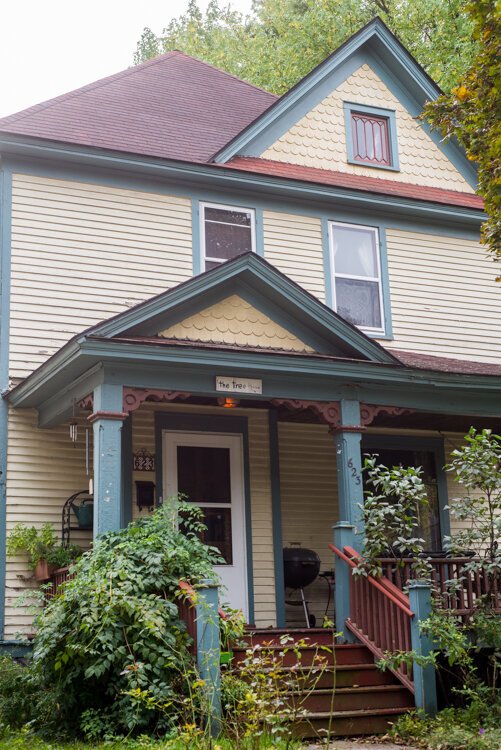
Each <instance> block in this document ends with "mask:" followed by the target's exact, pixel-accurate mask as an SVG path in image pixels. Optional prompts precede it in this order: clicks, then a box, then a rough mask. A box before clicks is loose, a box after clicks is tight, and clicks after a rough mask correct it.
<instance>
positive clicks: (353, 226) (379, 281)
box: [329, 221, 386, 336]
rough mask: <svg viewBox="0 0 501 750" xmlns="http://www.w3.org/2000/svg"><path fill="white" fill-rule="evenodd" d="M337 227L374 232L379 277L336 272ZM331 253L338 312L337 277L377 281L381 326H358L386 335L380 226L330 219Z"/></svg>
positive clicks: (364, 330)
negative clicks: (335, 240) (335, 238)
mask: <svg viewBox="0 0 501 750" xmlns="http://www.w3.org/2000/svg"><path fill="white" fill-rule="evenodd" d="M336 227H347V228H349V229H363V230H365V231H370V232H372V233H373V234H374V238H375V244H376V265H377V273H378V275H377V277H376V276H355V275H352V274H347V273H336V264H335V261H334V232H335V228H336ZM329 254H330V262H331V281H332V303H333V308H334V310H335V311H336V312H337V299H336V278H340V279H355V280H358V281H372V282H377V285H378V290H379V310H380V316H381V327H380V328H372V327H366V326H357V328H359V329H360V330H361V331H363V332H364V333H368V334H370V335H372V336H376V335H378V336H379V335H381V336H384V335H385V333H386V331H385V310H384V297H383V282H382V278H381V243H380V240H379V228H378V227H371V226H368V225H367V224H351V223H348V222H344V221H329Z"/></svg>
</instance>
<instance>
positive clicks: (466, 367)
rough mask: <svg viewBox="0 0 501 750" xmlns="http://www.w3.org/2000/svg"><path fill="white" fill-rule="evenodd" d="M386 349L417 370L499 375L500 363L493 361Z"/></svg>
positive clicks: (500, 373)
mask: <svg viewBox="0 0 501 750" xmlns="http://www.w3.org/2000/svg"><path fill="white" fill-rule="evenodd" d="M387 351H388V352H390V354H393V356H394V357H397V359H399V360H400V361H401V362H402V364H404V365H406V366H407V367H414V368H415V369H417V370H433V371H434V372H450V373H457V374H458V375H495V376H497V377H501V364H496V363H495V362H472V361H471V360H468V359H450V358H449V357H436V356H435V355H434V354H421V353H420V352H405V351H401V350H399V351H397V350H396V349H387Z"/></svg>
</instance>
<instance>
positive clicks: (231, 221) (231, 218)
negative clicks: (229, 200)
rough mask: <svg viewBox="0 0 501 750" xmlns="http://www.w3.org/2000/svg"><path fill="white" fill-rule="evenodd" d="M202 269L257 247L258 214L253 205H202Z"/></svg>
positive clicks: (212, 266) (214, 265)
mask: <svg viewBox="0 0 501 750" xmlns="http://www.w3.org/2000/svg"><path fill="white" fill-rule="evenodd" d="M200 220H201V224H202V226H201V247H202V269H203V270H205V271H209V270H210V269H211V268H215V267H216V266H218V265H220V264H221V263H224V262H225V261H227V260H230V258H235V257H236V256H237V255H241V254H242V253H246V252H249V251H253V252H255V250H256V231H255V223H256V222H255V213H254V209H252V208H238V207H235V206H225V205H216V204H213V203H201V204H200Z"/></svg>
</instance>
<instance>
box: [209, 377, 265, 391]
mask: <svg viewBox="0 0 501 750" xmlns="http://www.w3.org/2000/svg"><path fill="white" fill-rule="evenodd" d="M216 391H223V392H224V393H241V394H244V393H249V394H255V395H256V394H257V395H261V394H262V392H263V381H262V380H256V379H255V378H234V377H232V376H231V375H216Z"/></svg>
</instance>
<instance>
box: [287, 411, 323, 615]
mask: <svg viewBox="0 0 501 750" xmlns="http://www.w3.org/2000/svg"><path fill="white" fill-rule="evenodd" d="M278 434H279V446H280V485H281V497H282V537H283V544H284V547H288V546H290V545H291V544H294V543H296V542H299V543H301V546H302V547H307V548H310V549H314V550H315V551H316V552H317V553H318V554H319V555H320V559H321V561H322V565H321V571H324V570H332V568H333V566H334V560H333V555H332V554H331V553H330V552H329V550H328V548H327V545H328V543H329V542H331V541H332V525H333V524H334V523H335V522H336V521H337V520H338V499H337V481H336V453H335V449H334V442H333V438H332V435H330V434H329V432H328V428H327V427H326V426H324V425H317V424H294V423H284V422H281V423H280V424H279V432H278ZM327 592H328V588H327V584H326V583H325V581H324V580H318V581H316V582H315V583H313V584H312V585H311V586H309V587H308V588H307V589H306V598H307V599H308V601H309V602H310V611H311V612H312V613H313V614H314V615H315V616H316V617H317V623H318V625H321V624H322V618H323V616H324V613H325V608H326V604H327ZM289 594H290V592H287V598H288V597H289ZM297 597H298V594H297V592H296V593H294V594H292V595H291V598H295V599H297ZM332 606H333V605H332V601H331V608H330V612H329V613H328V616H332ZM286 618H287V625H298V626H303V627H304V624H305V622H304V617H303V612H302V609H301V608H300V607H292V606H286Z"/></svg>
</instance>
